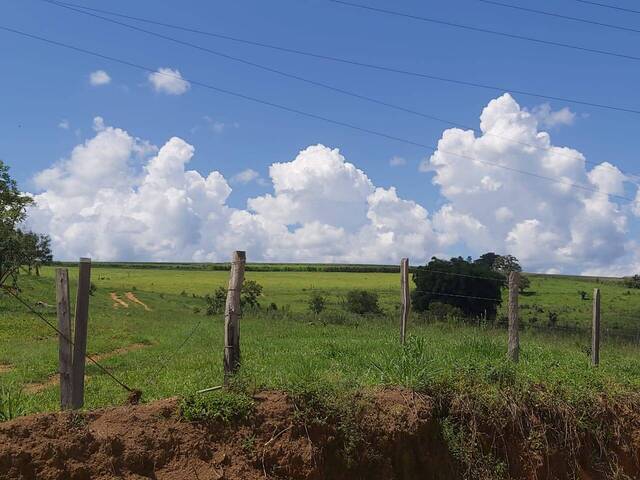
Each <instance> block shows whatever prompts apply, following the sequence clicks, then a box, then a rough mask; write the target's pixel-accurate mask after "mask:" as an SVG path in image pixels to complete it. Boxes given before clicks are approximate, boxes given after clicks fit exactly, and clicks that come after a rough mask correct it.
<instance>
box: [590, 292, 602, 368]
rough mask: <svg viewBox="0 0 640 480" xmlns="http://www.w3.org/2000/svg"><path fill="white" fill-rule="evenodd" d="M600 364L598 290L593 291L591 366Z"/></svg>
mask: <svg viewBox="0 0 640 480" xmlns="http://www.w3.org/2000/svg"><path fill="white" fill-rule="evenodd" d="M599 364H600V289H599V288H595V289H594V290H593V323H592V324H591V365H594V366H595V365H599Z"/></svg>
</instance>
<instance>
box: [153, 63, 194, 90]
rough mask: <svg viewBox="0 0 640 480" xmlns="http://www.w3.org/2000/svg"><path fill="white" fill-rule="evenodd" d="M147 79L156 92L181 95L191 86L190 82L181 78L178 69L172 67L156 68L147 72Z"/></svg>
mask: <svg viewBox="0 0 640 480" xmlns="http://www.w3.org/2000/svg"><path fill="white" fill-rule="evenodd" d="M148 79H149V83H150V84H151V86H152V87H153V89H154V90H155V91H156V92H160V93H166V94H167V95H182V94H183V93H186V92H187V90H189V88H190V87H191V84H190V83H189V82H187V81H186V80H185V79H183V78H182V74H181V73H180V71H179V70H177V69H175V70H174V69H172V68H158V70H157V71H155V72H153V73H150V74H149V76H148Z"/></svg>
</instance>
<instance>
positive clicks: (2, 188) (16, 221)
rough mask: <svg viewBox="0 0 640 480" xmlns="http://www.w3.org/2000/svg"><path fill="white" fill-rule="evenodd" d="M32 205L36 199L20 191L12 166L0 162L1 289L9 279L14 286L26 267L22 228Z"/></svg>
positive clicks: (26, 243)
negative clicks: (19, 271)
mask: <svg viewBox="0 0 640 480" xmlns="http://www.w3.org/2000/svg"><path fill="white" fill-rule="evenodd" d="M32 203H33V199H32V198H31V197H29V196H28V195H25V194H23V193H22V192H21V191H20V190H19V189H18V184H17V183H16V181H15V180H14V179H13V178H11V175H9V167H8V166H7V165H5V164H4V162H3V161H2V160H0V286H2V285H5V283H6V282H7V281H9V279H12V280H13V283H14V284H15V283H16V282H17V275H18V270H19V268H20V266H21V265H24V262H25V246H28V241H26V238H27V237H25V234H24V233H22V231H21V230H20V229H19V226H20V224H21V223H22V222H23V221H24V219H25V218H26V215H27V208H28V207H29V205H31V204H32ZM29 241H30V240H29Z"/></svg>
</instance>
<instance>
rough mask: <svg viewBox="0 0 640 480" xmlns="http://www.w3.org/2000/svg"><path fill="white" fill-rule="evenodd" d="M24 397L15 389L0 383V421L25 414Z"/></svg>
mask: <svg viewBox="0 0 640 480" xmlns="http://www.w3.org/2000/svg"><path fill="white" fill-rule="evenodd" d="M26 413H27V412H26V408H25V397H24V395H23V394H22V393H21V392H20V391H19V390H17V389H14V388H10V387H9V386H6V385H0V422H6V421H8V420H13V419H14V418H16V417H19V416H22V415H26Z"/></svg>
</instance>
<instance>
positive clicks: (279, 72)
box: [41, 0, 638, 177]
mask: <svg viewBox="0 0 640 480" xmlns="http://www.w3.org/2000/svg"><path fill="white" fill-rule="evenodd" d="M41 1H43V2H45V3H49V4H51V5H55V6H58V7H61V8H65V9H67V10H70V11H73V12H77V13H80V14H83V15H88V16H90V17H93V18H97V19H100V20H103V21H106V22H110V23H113V24H115V25H120V26H123V27H125V28H129V29H132V30H135V31H138V32H142V33H145V34H148V35H152V36H154V37H157V38H162V39H164V40H168V41H170V42H174V43H177V44H179V45H183V46H187V47H191V48H195V49H197V50H200V51H203V52H205V53H209V54H212V55H215V56H218V57H222V58H225V59H228V60H232V61H235V62H239V63H242V64H245V65H249V66H252V67H255V68H259V69H261V70H265V71H268V72H271V73H275V74H277V75H281V76H284V77H287V78H292V79H294V80H298V81H301V82H304V83H307V84H310V85H313V86H316V87H321V88H325V89H328V90H331V91H334V92H338V93H341V94H343V95H347V96H350V97H354V98H358V99H360V100H365V101H368V102H371V103H375V104H377V105H382V106H385V107H388V108H392V109H394V110H398V111H402V112H405V113H410V114H412V115H416V116H419V117H422V118H427V119H430V120H434V121H437V122H441V123H445V124H447V125H452V126H455V127H459V128H465V129H468V130H473V131H474V132H475V133H476V134H478V135H480V136H482V135H486V136H490V137H495V138H499V139H502V140H506V141H509V142H513V143H516V144H519V145H522V146H525V147H530V148H535V149H537V150H542V151H547V152H553V153H554V154H556V155H560V156H563V157H567V158H570V159H572V160H578V161H584V163H586V164H591V165H594V166H597V165H605V166H606V167H608V168H610V169H614V170H616V171H620V172H622V173H623V174H626V175H629V176H633V177H637V176H638V175H637V174H634V173H630V172H623V171H621V170H619V169H618V168H617V167H614V166H611V165H608V164H601V163H599V162H594V161H590V160H587V159H585V158H583V157H582V156H576V155H571V154H567V153H564V152H563V151H561V150H558V149H555V151H554V147H545V146H539V145H533V144H531V143H527V142H522V141H520V140H516V139H513V138H509V137H505V136H503V135H497V134H494V133H491V132H482V131H481V130H480V129H478V128H475V127H472V126H469V125H465V124H463V123H460V122H455V121H452V120H447V119H444V118H441V117H438V116H435V115H432V114H428V113H423V112H420V111H417V110H414V109H410V108H406V107H402V106H399V105H396V104H393V103H390V102H386V101H383V100H379V99H376V98H373V97H369V96H366V95H362V94H359V93H357V92H353V91H349V90H345V89H342V88H339V87H334V86H332V85H328V84H326V83H323V82H319V81H316V80H311V79H308V78H305V77H301V76H299V75H297V74H292V73H288V72H284V71H282V70H278V69H275V68H272V67H269V66H266V65H263V64H259V63H256V62H252V61H249V60H246V59H243V58H240V57H237V56H232V55H229V54H226V53H223V52H220V51H217V50H212V49H210V48H207V47H203V46H202V45H198V44H195V43H191V42H186V41H183V40H180V39H177V38H174V37H170V36H167V35H163V34H161V33H157V32H154V31H151V30H146V29H144V28H140V27H136V26H135V25H131V24H128V23H124V22H120V21H118V20H113V19H111V18H107V17H103V16H101V15H97V14H95V13H91V12H89V11H85V10H82V9H77V8H74V7H70V6H69V5H67V4H63V3H60V2H57V1H55V0H41ZM480 1H482V0H480Z"/></svg>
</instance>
